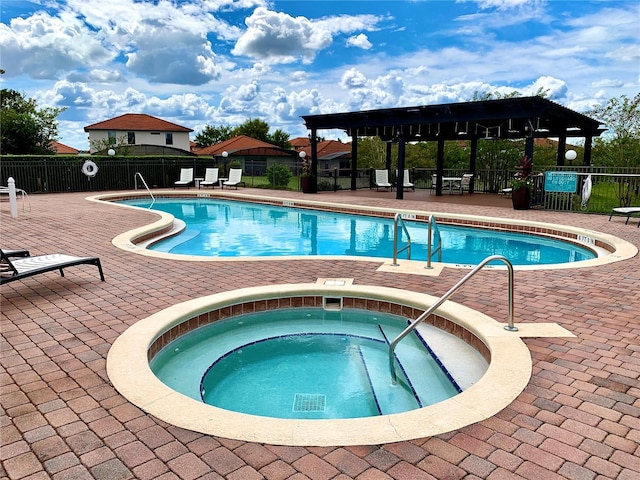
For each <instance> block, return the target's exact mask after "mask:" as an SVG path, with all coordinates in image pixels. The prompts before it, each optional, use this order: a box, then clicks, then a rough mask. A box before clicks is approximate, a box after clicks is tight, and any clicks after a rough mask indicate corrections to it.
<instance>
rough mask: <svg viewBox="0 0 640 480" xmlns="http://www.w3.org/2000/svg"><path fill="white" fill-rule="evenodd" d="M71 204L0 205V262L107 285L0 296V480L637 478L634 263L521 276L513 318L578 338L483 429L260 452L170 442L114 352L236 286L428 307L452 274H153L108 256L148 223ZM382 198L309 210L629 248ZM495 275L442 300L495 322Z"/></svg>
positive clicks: (291, 266) (638, 288)
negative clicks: (323, 290) (423, 215)
mask: <svg viewBox="0 0 640 480" xmlns="http://www.w3.org/2000/svg"><path fill="white" fill-rule="evenodd" d="M249 191H250V189H247V190H246V191H245V192H249ZM256 193H259V194H269V193H268V192H264V191H257V192H256ZM273 195H276V194H275V193H273ZM277 195H279V196H282V195H286V196H289V197H292V198H294V197H296V196H297V195H301V194H296V193H289V192H288V193H278V194H277ZM84 197H85V195H83V194H58V195H32V196H31V197H30V202H31V211H30V212H27V213H24V212H22V211H20V216H19V218H18V219H11V218H10V216H9V214H8V206H7V204H6V203H5V202H2V204H1V205H0V206H1V209H0V212H1V214H0V219H1V221H2V225H1V228H2V237H1V244H2V246H3V247H5V248H11V247H24V248H29V249H30V250H31V251H32V254H41V253H53V252H63V253H68V254H72V255H92V256H93V255H97V256H99V257H100V258H101V260H102V262H103V267H104V269H105V275H106V282H104V283H103V282H100V281H99V278H98V276H97V272H96V269H95V267H89V266H83V267H74V268H72V269H69V270H68V273H67V276H66V277H65V278H61V277H60V276H58V275H57V274H56V273H55V272H54V273H49V274H45V275H39V276H36V277H32V278H30V279H26V280H23V281H17V282H12V283H10V284H7V285H3V286H2V287H1V290H0V299H1V301H2V305H1V307H2V318H1V322H2V323H1V327H2V330H1V334H2V349H1V354H0V355H1V356H0V386H1V388H2V394H1V402H0V403H1V407H2V410H1V416H0V419H1V424H0V428H1V430H0V437H1V441H2V446H1V449H0V459H1V461H2V463H1V464H2V468H1V469H0V477H2V478H10V479H32V480H36V479H45V478H54V479H64V480H74V479H89V478H95V479H105V480H117V479H127V478H139V479H174V478H179V479H184V480H191V479H221V478H225V479H229V480H253V479H268V480H285V479H287V480H303V479H311V480H330V479H331V480H343V479H357V480H384V479H396V480H400V479H402V480H421V479H459V478H466V479H472V478H484V479H496V480H498V479H508V478H527V479H535V480H548V479H554V478H565V479H576V480H592V479H604V478H609V479H619V480H632V479H633V480H637V479H638V478H640V448H639V443H640V380H639V376H640V341H639V337H640V258H638V257H636V258H633V259H631V260H628V261H625V262H620V263H616V264H611V265H606V266H603V267H598V268H587V269H567V270H556V271H539V272H522V271H517V272H516V278H515V280H516V316H517V318H516V321H522V322H549V321H552V322H557V323H559V324H561V325H562V326H564V327H566V328H567V329H569V330H570V331H572V332H573V333H574V334H576V335H577V338H575V339H565V338H563V339H529V340H526V343H527V344H528V346H529V348H530V350H531V354H532V357H533V377H532V379H531V382H530V383H529V385H528V387H527V388H526V389H525V391H524V392H523V393H522V394H521V395H520V396H519V397H518V399H517V400H516V401H514V402H513V403H512V404H511V405H509V407H507V408H506V409H504V410H503V411H502V412H500V413H499V414H498V415H496V416H495V417H492V418H489V419H487V420H485V421H483V422H481V423H479V424H475V425H471V426H468V427H466V428H463V429H460V430H456V431H453V432H450V433H447V434H444V435H439V436H437V437H432V438H422V439H419V440H415V441H411V442H400V443H394V444H388V445H363V446H357V447H347V448H340V447H338V448H326V447H323V448H313V447H306V448H303V447H283V446H274V445H262V444H254V443H247V442H241V441H236V440H229V439H224V438H217V437H211V436H206V435H202V434H198V433H194V432H190V431H186V430H182V429H180V428H176V427H173V426H170V425H166V424H164V423H163V422H161V421H158V420H157V419H155V418H154V417H151V416H149V415H147V414H145V413H144V412H143V411H141V410H140V409H138V408H137V407H135V406H134V405H132V404H130V403H129V402H128V401H127V400H126V399H125V398H123V397H122V396H120V395H119V394H118V393H117V392H116V391H115V390H114V388H113V387H112V386H111V385H110V383H109V380H108V378H107V375H106V370H105V363H106V356H107V352H108V350H109V347H110V346H111V344H112V342H113V341H114V339H115V338H116V337H117V336H118V335H119V334H120V333H121V332H123V331H124V330H125V329H126V328H127V327H128V326H130V325H132V324H134V323H135V322H137V321H138V320H140V319H142V318H144V317H146V316H148V315H150V314H152V313H155V312H157V311H158V310H160V309H163V308H165V307H168V306H169V305H172V304H175V303H177V302H181V301H184V300H188V299H193V298H196V297H200V296H203V295H207V294H211V293H216V292H220V291H225V290H229V289H234V288H240V287H246V286H254V285H265V284H277V283H298V282H315V280H316V278H318V277H327V276H332V277H350V278H354V279H355V282H356V283H359V284H376V285H382V286H389V287H401V288H406V289H409V290H415V291H420V292H426V293H430V294H434V295H439V294H442V293H444V292H445V291H447V290H448V289H449V288H450V287H451V286H452V285H453V284H454V283H455V282H456V281H457V280H459V279H460V278H461V275H462V273H461V271H460V270H455V269H445V270H444V272H443V274H442V275H441V276H440V277H426V278H425V277H416V276H414V275H398V274H393V273H383V272H377V271H376V269H377V267H378V266H379V264H378V263H370V262H362V261H358V262H351V261H346V260H345V261H326V260H325V261H323V260H302V261H280V262H267V263H265V264H261V263H254V262H252V263H251V264H247V263H246V262H226V263H225V262H223V263H212V262H177V261H168V260H161V259H153V258H149V257H143V256H140V255H135V254H132V253H129V252H125V251H122V250H118V249H116V248H115V247H113V246H112V245H111V239H112V238H113V237H114V236H115V235H117V234H119V233H122V232H124V231H126V230H129V229H131V228H134V227H138V226H141V225H144V224H146V223H149V222H150V221H151V220H153V219H154V218H156V217H155V215H154V214H152V213H149V212H143V211H140V212H129V211H126V212H125V211H124V210H122V209H119V208H117V207H113V206H105V205H98V204H95V203H91V202H88V201H86V200H85V199H84ZM394 197H395V194H386V193H383V192H380V193H379V194H376V193H375V192H373V193H372V192H357V193H355V194H353V193H350V192H343V193H339V194H332V193H331V194H320V195H317V196H311V197H310V196H305V199H314V200H316V199H317V200H326V201H339V202H349V203H353V204H355V203H359V204H371V205H380V206H388V207H391V208H396V209H399V208H412V209H415V208H420V209H425V210H430V211H436V212H437V211H446V212H460V213H472V214H478V215H491V216H497V217H512V218H514V217H516V218H525V219H531V220H539V221H548V222H552V223H563V224H569V225H576V226H581V227H586V228H591V229H594V230H599V231H605V232H609V233H611V234H613V235H616V236H619V237H621V238H624V239H626V240H628V241H630V242H632V243H634V244H635V245H640V229H638V228H636V227H635V222H633V224H632V223H631V222H630V223H629V225H624V221H623V220H621V219H615V221H613V220H612V221H611V222H608V221H607V220H608V216H595V215H581V214H568V213H555V212H543V211H535V210H529V211H514V210H512V209H511V208H510V206H509V204H508V200H505V199H494V200H492V201H491V202H487V201H485V200H486V199H487V198H489V197H487V196H482V195H478V194H477V195H474V196H469V195H465V196H464V197H456V198H447V197H448V196H444V197H441V198H437V199H436V198H435V197H433V198H429V197H427V196H423V197H420V193H419V192H415V193H413V192H411V193H405V200H403V201H402V202H399V201H397V200H395V198H394ZM419 198H422V199H421V200H419V201H418V199H419ZM479 203H482V204H483V205H478V204H479ZM503 277H504V276H499V277H498V276H497V275H496V272H490V271H487V272H481V273H480V274H478V275H477V276H476V277H474V279H473V280H472V281H471V282H469V283H468V284H467V285H466V286H465V287H464V288H463V289H461V290H460V291H459V292H458V293H456V295H455V296H454V298H453V300H454V301H457V302H459V303H462V304H465V305H467V306H469V307H471V308H475V309H477V310H480V311H482V312H483V313H486V314H488V315H490V316H492V317H494V318H503V317H504V315H505V312H506V295H505V293H504V289H505V288H506V285H505V284H506V280H505V279H504V278H503Z"/></svg>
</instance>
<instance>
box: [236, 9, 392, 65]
mask: <svg viewBox="0 0 640 480" xmlns="http://www.w3.org/2000/svg"><path fill="white" fill-rule="evenodd" d="M379 20H380V19H379V18H378V17H375V16H373V15H357V16H347V15H342V16H337V17H328V18H324V19H322V20H318V21H311V20H309V19H308V18H306V17H292V16H291V15H288V14H286V13H283V12H274V11H271V10H268V9H266V8H262V7H260V8H256V10H255V11H254V12H253V14H252V15H251V16H249V17H248V18H247V19H246V20H245V23H246V25H247V30H246V31H245V32H244V33H243V34H242V35H241V36H240V38H238V41H237V43H236V45H235V47H234V48H233V50H232V53H233V54H234V55H242V56H248V57H252V58H256V59H260V60H261V61H263V62H268V63H272V64H274V63H293V62H295V61H298V60H300V61H302V62H303V63H306V64H308V63H311V62H312V61H313V59H314V58H315V56H316V55H317V53H318V51H320V50H323V49H325V48H327V47H328V46H329V45H331V43H332V42H333V38H334V36H335V35H338V34H343V33H350V32H353V31H354V30H362V29H373V28H375V25H376V23H377V22H378V21H379ZM365 41H366V37H365V38H364V40H363V39H358V42H359V45H358V46H360V47H361V48H366V47H364V46H363V45H365Z"/></svg>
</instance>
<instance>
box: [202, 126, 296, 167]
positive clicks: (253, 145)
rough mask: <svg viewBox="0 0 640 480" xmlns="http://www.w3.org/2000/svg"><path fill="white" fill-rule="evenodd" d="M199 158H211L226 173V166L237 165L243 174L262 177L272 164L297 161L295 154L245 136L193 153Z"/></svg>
mask: <svg viewBox="0 0 640 480" xmlns="http://www.w3.org/2000/svg"><path fill="white" fill-rule="evenodd" d="M195 154H196V155H197V156H199V157H203V156H210V157H213V159H214V163H215V164H216V165H218V166H219V167H222V168H223V172H227V171H228V169H227V165H228V164H230V163H232V162H234V163H239V164H240V167H241V168H242V169H243V170H244V172H245V173H247V174H248V175H252V176H261V175H264V172H265V171H266V169H267V167H269V166H270V165H272V164H274V163H286V162H290V161H293V162H294V163H295V162H296V161H297V157H296V152H295V151H293V150H287V149H286V148H282V147H278V146H277V145H272V144H270V143H267V142H263V141H262V140H257V139H255V138H252V137H248V136H246V135H239V136H237V137H233V138H230V139H228V140H225V141H223V142H219V143H216V144H215V145H210V146H208V147H204V148H201V149H199V150H196V151H195Z"/></svg>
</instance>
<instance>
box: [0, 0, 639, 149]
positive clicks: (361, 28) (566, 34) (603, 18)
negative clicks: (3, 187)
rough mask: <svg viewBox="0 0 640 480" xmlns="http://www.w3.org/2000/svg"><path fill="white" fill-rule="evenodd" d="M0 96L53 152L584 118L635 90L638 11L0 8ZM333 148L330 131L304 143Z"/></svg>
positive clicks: (418, 3) (389, 2)
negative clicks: (148, 128) (494, 102)
mask: <svg viewBox="0 0 640 480" xmlns="http://www.w3.org/2000/svg"><path fill="white" fill-rule="evenodd" d="M0 68H2V69H4V70H5V74H4V75H0V88H7V89H13V90H16V91H18V92H20V93H23V94H24V95H26V96H27V97H29V98H34V99H35V100H36V101H37V103H38V106H39V107H41V108H42V107H59V108H66V110H65V111H64V112H63V113H61V114H60V115H59V116H58V133H59V141H61V142H62V143H64V144H66V145H69V146H72V147H74V148H77V149H80V150H88V149H89V142H88V139H87V134H86V133H85V132H84V130H83V129H84V127H85V126H87V125H91V124H93V123H96V122H100V121H103V120H107V119H109V118H113V117H115V116H118V115H123V114H125V113H146V114H149V115H153V116H155V117H159V118H162V119H164V120H168V121H170V122H174V123H177V124H179V125H182V126H184V127H188V128H192V129H193V130H194V132H193V133H192V134H191V138H192V139H193V138H194V137H195V135H196V134H197V133H198V132H200V131H201V130H202V129H203V128H204V127H206V126H207V125H212V126H220V125H229V126H236V125H240V124H241V123H243V122H245V121H246V120H249V119H261V120H264V121H265V122H267V123H268V124H269V125H270V126H271V129H272V131H273V130H275V129H276V128H279V129H282V130H284V131H285V132H287V133H289V134H290V138H295V137H299V136H307V135H308V133H309V132H308V131H307V129H306V128H305V126H304V121H303V119H302V118H301V116H302V115H309V114H311V115H316V114H324V113H335V112H351V111H358V110H369V109H377V108H392V107H406V106H413V105H429V104H440V103H451V102H464V101H469V100H471V99H472V98H473V96H474V94H476V93H480V94H483V93H486V92H497V93H499V94H509V93H511V92H513V91H517V92H519V93H520V94H521V95H535V94H536V93H538V92H539V91H544V92H546V95H547V98H549V99H550V100H553V101H555V102H557V103H559V104H561V105H564V106H566V107H568V108H571V109H573V110H576V111H578V112H581V113H586V112H588V111H589V110H591V109H592V108H594V107H596V106H599V105H604V104H606V103H607V101H608V100H609V99H611V98H618V97H620V96H622V95H626V96H627V97H629V98H633V97H634V96H635V95H636V94H637V93H638V92H639V91H640V2H638V0H628V1H627V0H620V1H616V0H612V1H607V0H601V1H591V0H572V1H562V0H558V1H555V0H440V1H435V0H411V1H405V0H386V1H380V0H341V1H325V0H298V1H266V0H192V1H180V0H108V1H107V0H63V1H53V0H36V1H22V0H20V1H18V0H2V2H1V3H0ZM318 133H319V134H320V135H322V136H324V137H325V138H338V139H341V140H347V138H346V136H344V135H341V134H340V132H318Z"/></svg>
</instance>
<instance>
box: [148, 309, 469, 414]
mask: <svg viewBox="0 0 640 480" xmlns="http://www.w3.org/2000/svg"><path fill="white" fill-rule="evenodd" d="M406 325H407V319H406V318H402V317H399V316H395V315H389V314H381V313H378V312H371V311H367V310H357V309H344V310H342V311H327V310H324V309H320V308H295V309H281V310H270V311H266V312H260V313H253V314H248V315H242V316H237V317H233V318H231V319H227V320H223V321H219V322H215V323H212V324H210V325H207V326H206V327H202V328H199V329H197V330H194V331H192V332H190V333H187V334H186V335H183V336H182V337H180V338H178V339H176V340H175V341H173V342H172V343H171V344H169V345H168V346H166V347H165V348H164V349H162V350H161V351H160V352H159V353H158V354H157V355H156V356H155V357H154V358H153V360H152V362H151V368H152V370H153V372H154V373H155V374H156V376H158V378H160V380H162V381H163V382H164V383H165V384H167V385H168V386H169V387H171V388H173V389H174V390H176V391H178V392H181V393H183V394H185V395H188V396H190V397H191V398H194V399H198V400H202V401H203V402H205V403H207V404H210V405H214V406H217V407H220V408H224V409H227V410H232V411H236V412H242V413H249V414H253V415H261V416H269V417H276V418H305V419H328V418H357V417H366V416H376V415H386V414H390V413H399V412H404V411H408V410H413V409H416V408H420V407H423V406H427V405H432V404H434V403H437V402H439V401H442V400H446V399H448V398H451V397H452V396H454V395H456V394H457V393H459V392H460V389H459V387H458V386H457V385H456V384H455V382H454V381H453V380H452V379H451V377H450V376H449V375H448V374H447V372H446V371H445V370H444V368H443V366H442V365H441V364H440V363H439V362H438V360H437V359H436V358H435V357H434V356H433V354H432V353H431V351H430V349H429V348H428V345H427V343H426V342H425V341H424V340H423V339H422V338H420V337H419V336H418V334H411V335H409V336H407V337H406V338H405V339H403V340H402V341H401V342H400V343H399V345H398V348H397V349H396V362H397V365H398V367H397V371H398V372H399V375H398V380H399V381H398V383H397V384H396V385H393V384H392V383H391V375H390V372H389V365H388V352H389V349H388V342H390V341H391V340H393V338H395V336H396V335H397V334H398V333H400V332H401V331H402V329H404V328H405V327H406Z"/></svg>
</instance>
